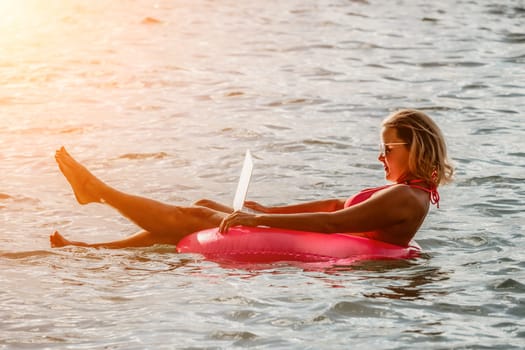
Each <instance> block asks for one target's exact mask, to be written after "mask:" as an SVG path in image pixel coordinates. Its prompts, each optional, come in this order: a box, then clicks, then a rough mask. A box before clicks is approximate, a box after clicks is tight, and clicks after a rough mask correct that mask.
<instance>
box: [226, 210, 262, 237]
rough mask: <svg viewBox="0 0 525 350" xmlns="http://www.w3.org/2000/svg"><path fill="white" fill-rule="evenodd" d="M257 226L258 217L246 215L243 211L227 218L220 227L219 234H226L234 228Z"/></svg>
mask: <svg viewBox="0 0 525 350" xmlns="http://www.w3.org/2000/svg"><path fill="white" fill-rule="evenodd" d="M239 225H243V226H257V216H256V215H254V214H248V213H244V212H242V211H235V212H233V213H231V214H230V215H228V216H227V217H225V218H224V219H223V220H222V222H221V224H220V225H219V232H220V233H226V232H228V230H229V229H230V227H234V226H239Z"/></svg>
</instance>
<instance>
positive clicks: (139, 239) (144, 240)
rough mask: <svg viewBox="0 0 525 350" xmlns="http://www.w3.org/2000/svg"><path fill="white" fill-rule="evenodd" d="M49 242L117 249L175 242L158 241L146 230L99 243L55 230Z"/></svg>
mask: <svg viewBox="0 0 525 350" xmlns="http://www.w3.org/2000/svg"><path fill="white" fill-rule="evenodd" d="M49 242H50V243H51V248H60V247H65V246H68V245H74V246H78V247H90V248H108V249H119V248H132V247H148V246H151V245H155V244H175V243H173V242H169V241H168V242H162V241H159V239H158V237H154V236H153V235H152V234H151V233H149V232H147V231H143V232H139V233H136V234H134V235H132V236H129V237H126V238H124V239H121V240H116V241H110V242H101V243H86V242H79V241H72V240H69V239H67V238H65V237H64V236H62V235H61V234H60V233H59V232H58V231H55V232H54V233H53V234H52V235H51V236H49Z"/></svg>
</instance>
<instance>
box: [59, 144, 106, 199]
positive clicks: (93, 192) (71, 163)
mask: <svg viewBox="0 0 525 350" xmlns="http://www.w3.org/2000/svg"><path fill="white" fill-rule="evenodd" d="M55 160H56V162H57V163H58V167H59V168H60V171H61V172H62V174H64V176H65V177H66V179H67V181H68V182H69V184H70V185H71V188H72V189H73V192H74V193H75V197H76V198H77V201H78V203H80V204H87V203H93V202H101V201H102V198H100V196H97V193H98V192H99V191H100V189H101V188H102V187H103V186H104V183H103V182H102V181H100V180H99V179H98V178H96V177H95V175H93V174H92V173H90V172H89V170H87V169H86V168H85V167H84V166H83V165H82V164H80V163H79V162H77V161H76V160H75V159H73V157H71V155H70V154H69V153H67V151H66V149H65V148H64V147H62V148H60V149H59V150H58V151H56V154H55Z"/></svg>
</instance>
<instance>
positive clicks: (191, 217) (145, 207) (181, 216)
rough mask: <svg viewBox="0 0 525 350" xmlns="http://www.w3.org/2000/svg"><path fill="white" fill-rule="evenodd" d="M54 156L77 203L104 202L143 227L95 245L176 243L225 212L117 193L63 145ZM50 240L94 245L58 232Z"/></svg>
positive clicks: (217, 221) (212, 224)
mask: <svg viewBox="0 0 525 350" xmlns="http://www.w3.org/2000/svg"><path fill="white" fill-rule="evenodd" d="M55 159H56V161H57V163H58V166H59V168H60V170H61V171H62V173H63V174H64V176H65V177H66V179H67V180H68V181H69V183H70V185H71V187H72V189H73V192H74V193H75V197H76V198H77V201H78V202H79V203H80V204H88V203H106V204H108V205H110V206H112V207H113V208H115V209H117V210H118V211H119V212H120V213H121V214H122V215H123V216H125V217H126V218H128V219H130V220H131V221H132V222H134V223H135V224H137V225H138V226H139V227H141V228H142V229H144V230H145V232H141V233H138V234H136V235H133V236H130V237H128V238H126V239H123V240H120V241H115V242H107V243H97V244H95V245H96V246H104V247H108V248H109V246H110V245H111V246H112V247H115V248H122V247H131V246H133V247H137V246H147V245H152V244H176V243H177V242H178V241H179V240H180V239H181V238H182V237H184V236H186V235H188V234H190V233H193V232H195V231H199V230H202V229H206V228H211V227H215V226H218V225H219V224H220V222H221V220H222V219H223V218H224V216H225V215H226V214H225V213H223V212H218V211H216V210H213V209H210V208H206V207H179V206H174V205H168V204H165V203H161V202H158V201H155V200H152V199H149V198H144V197H140V196H134V195H130V194H127V193H124V192H120V191H118V190H116V189H114V188H112V187H111V186H108V185H107V184H105V183H104V182H102V181H101V180H100V179H98V178H97V177H95V176H94V175H93V174H92V173H91V172H89V170H87V169H86V168H85V167H84V166H82V165H81V164H80V163H78V162H77V161H76V160H75V159H73V157H71V155H69V153H68V152H67V151H66V150H65V149H64V147H62V148H61V149H60V150H58V151H57V152H56V155H55ZM50 240H51V245H52V246H63V245H69V244H73V245H81V246H93V245H88V244H87V243H83V242H74V241H69V240H67V239H65V238H63V237H62V236H61V235H60V234H58V233H55V234H53V235H52V236H51V237H50ZM62 243H66V244H63V245H62Z"/></svg>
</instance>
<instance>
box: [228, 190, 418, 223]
mask: <svg viewBox="0 0 525 350" xmlns="http://www.w3.org/2000/svg"><path fill="white" fill-rule="evenodd" d="M414 199H415V198H414V194H413V191H412V190H411V189H410V188H408V186H399V187H398V186H396V187H391V188H389V189H387V190H384V191H381V192H378V193H376V194H374V195H373V196H372V197H371V198H370V199H368V200H366V201H364V202H362V203H360V204H357V205H354V206H352V207H348V208H345V209H342V210H338V211H333V212H311V213H310V212H308V213H294V214H273V213H269V214H267V213H262V214H248V213H243V212H236V213H233V214H231V215H230V216H228V217H227V218H226V219H224V220H223V222H222V223H221V226H220V231H221V232H223V233H224V232H227V231H228V229H229V228H230V227H233V226H237V225H245V226H269V227H277V228H283V229H291V230H300V231H315V232H324V233H336V232H355V233H359V232H369V231H376V230H381V229H384V228H388V227H393V226H395V225H399V224H402V223H403V222H406V221H407V220H410V218H411V217H417V216H418V215H414V214H415V211H417V210H418V208H419V204H417V201H415V200H414Z"/></svg>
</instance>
